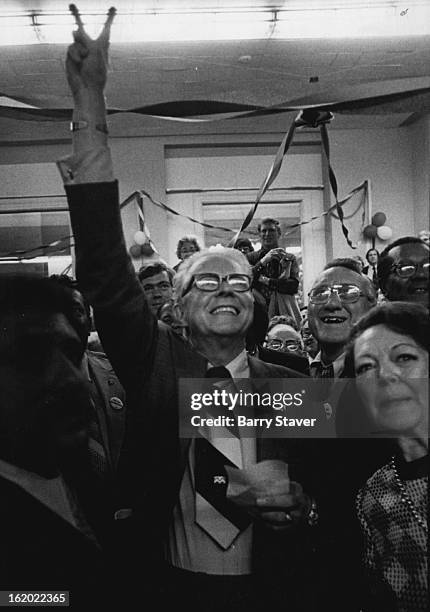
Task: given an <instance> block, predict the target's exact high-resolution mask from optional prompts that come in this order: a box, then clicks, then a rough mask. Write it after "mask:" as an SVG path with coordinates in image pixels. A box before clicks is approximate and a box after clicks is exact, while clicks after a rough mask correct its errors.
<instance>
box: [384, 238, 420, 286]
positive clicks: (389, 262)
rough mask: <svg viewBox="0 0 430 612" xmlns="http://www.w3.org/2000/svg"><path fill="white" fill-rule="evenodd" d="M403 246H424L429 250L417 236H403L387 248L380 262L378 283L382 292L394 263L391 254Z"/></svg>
mask: <svg viewBox="0 0 430 612" xmlns="http://www.w3.org/2000/svg"><path fill="white" fill-rule="evenodd" d="M402 244H422V245H424V247H427V249H428V248H429V247H428V245H427V244H426V243H425V242H424V241H423V240H421V238H417V237H416V236H403V237H402V238H398V239H397V240H394V242H392V243H391V244H389V245H388V246H386V247H385V249H384V250H383V251H382V253H380V255H379V260H378V281H379V286H380V287H381V289H382V291H383V290H384V287H385V283H386V282H387V278H388V277H389V275H390V272H391V268H392V265H393V262H394V259H393V258H392V257H391V255H390V254H389V253H390V251H391V249H394V248H395V247H397V246H401V245H402Z"/></svg>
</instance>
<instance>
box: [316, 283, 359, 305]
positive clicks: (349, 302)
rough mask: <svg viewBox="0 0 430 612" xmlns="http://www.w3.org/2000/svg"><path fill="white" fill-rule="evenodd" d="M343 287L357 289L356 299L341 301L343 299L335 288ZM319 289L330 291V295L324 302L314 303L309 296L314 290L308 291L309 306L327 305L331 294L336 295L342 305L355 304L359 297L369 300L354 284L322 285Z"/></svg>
mask: <svg viewBox="0 0 430 612" xmlns="http://www.w3.org/2000/svg"><path fill="white" fill-rule="evenodd" d="M344 286H347V287H355V288H356V289H358V294H357V297H356V298H355V299H353V300H351V301H348V300H343V299H342V298H341V296H340V295H339V291H338V289H336V287H344ZM321 288H324V289H329V290H330V295H329V296H328V298H327V299H326V300H324V301H323V302H314V301H313V299H312V295H311V294H312V292H313V291H314V289H311V291H309V293H308V298H309V301H310V302H311V304H316V305H318V306H321V305H323V304H327V303H328V302H329V301H330V298H331V296H332V295H333V293H335V294H336V296H337V298H338V300H339V301H340V302H341V303H342V304H355V303H356V302H358V300H359V299H360V298H361V297H367V298H369V296H368V295H367V294H366V293H363V292H362V291H361V289H360V287H359V286H358V285H355V284H354V283H339V284H335V285H322V287H321Z"/></svg>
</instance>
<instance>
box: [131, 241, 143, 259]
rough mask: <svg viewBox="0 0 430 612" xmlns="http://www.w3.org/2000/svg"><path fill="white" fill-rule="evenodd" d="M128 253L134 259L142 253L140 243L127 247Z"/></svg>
mask: <svg viewBox="0 0 430 612" xmlns="http://www.w3.org/2000/svg"><path fill="white" fill-rule="evenodd" d="M129 253H130V255H131V256H132V257H133V258H134V259H136V258H137V257H140V256H141V255H142V247H141V246H140V244H132V245H131V247H130V249H129Z"/></svg>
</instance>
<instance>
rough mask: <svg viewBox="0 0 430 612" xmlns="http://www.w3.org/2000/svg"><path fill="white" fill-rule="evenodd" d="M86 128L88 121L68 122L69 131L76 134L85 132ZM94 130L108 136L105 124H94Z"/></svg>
mask: <svg viewBox="0 0 430 612" xmlns="http://www.w3.org/2000/svg"><path fill="white" fill-rule="evenodd" d="M87 128H88V121H71V122H70V131H71V132H78V131H79V130H85V129H87ZM95 128H96V130H98V131H99V132H103V133H104V134H108V133H109V130H108V126H107V124H106V123H96V125H95Z"/></svg>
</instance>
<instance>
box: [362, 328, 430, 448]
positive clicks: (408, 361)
mask: <svg viewBox="0 0 430 612" xmlns="http://www.w3.org/2000/svg"><path fill="white" fill-rule="evenodd" d="M354 362H355V375H356V383H357V389H358V392H359V394H360V396H361V399H362V400H363V402H364V405H365V406H366V409H367V410H368V413H369V415H370V416H371V418H372V420H373V421H374V423H375V425H376V426H377V428H376V430H377V431H386V432H392V433H395V434H398V435H401V434H408V435H415V434H418V435H419V434H423V433H424V435H425V436H427V435H428V432H427V430H428V384H427V383H428V365H429V363H428V352H427V351H425V350H424V349H423V348H421V347H420V346H419V345H418V344H417V343H416V342H415V340H413V339H412V338H411V337H410V336H406V335H404V334H400V333H397V332H395V331H392V330H391V329H389V328H388V327H386V326H385V325H375V326H374V327H370V328H369V329H366V331H364V332H363V334H362V335H361V336H359V337H358V338H357V340H356V341H355V344H354Z"/></svg>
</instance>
